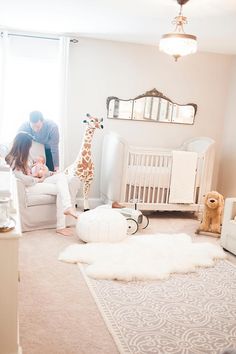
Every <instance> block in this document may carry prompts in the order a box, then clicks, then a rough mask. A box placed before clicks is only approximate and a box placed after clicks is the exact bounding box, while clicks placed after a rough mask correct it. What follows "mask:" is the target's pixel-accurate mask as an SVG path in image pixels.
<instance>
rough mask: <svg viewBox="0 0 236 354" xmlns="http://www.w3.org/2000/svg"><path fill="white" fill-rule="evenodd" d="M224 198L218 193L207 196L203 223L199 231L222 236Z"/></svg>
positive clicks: (214, 192) (210, 193) (213, 192)
mask: <svg viewBox="0 0 236 354" xmlns="http://www.w3.org/2000/svg"><path fill="white" fill-rule="evenodd" d="M223 208H224V197H223V195H221V194H220V193H218V192H216V191H212V192H209V193H207V194H206V196H205V201H204V210H203V218H202V222H201V224H200V226H199V228H198V230H197V233H199V232H201V231H206V232H212V233H216V234H220V232H221V218H222V212H223Z"/></svg>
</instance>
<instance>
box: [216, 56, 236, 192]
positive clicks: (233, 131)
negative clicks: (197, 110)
mask: <svg viewBox="0 0 236 354" xmlns="http://www.w3.org/2000/svg"><path fill="white" fill-rule="evenodd" d="M235 102H236V58H234V60H233V65H232V76H231V81H230V88H229V95H228V101H227V106H226V114H225V124H224V131H223V141H222V149H221V155H220V156H221V161H220V170H219V175H218V178H219V183H218V188H219V191H220V192H221V193H223V195H224V196H225V197H235V196H236V104H235Z"/></svg>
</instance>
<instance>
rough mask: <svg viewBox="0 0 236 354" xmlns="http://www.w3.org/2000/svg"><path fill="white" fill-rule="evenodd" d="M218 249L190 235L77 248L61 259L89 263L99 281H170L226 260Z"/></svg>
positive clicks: (88, 269)
mask: <svg viewBox="0 0 236 354" xmlns="http://www.w3.org/2000/svg"><path fill="white" fill-rule="evenodd" d="M225 257H226V256H225V253H224V252H223V250H222V249H221V247H219V246H218V245H213V244H210V243H193V242H192V240H191V237H190V236H188V235H186V234H172V235H168V234H156V235H145V236H137V235H136V236H131V237H128V238H127V239H125V240H124V241H122V242H119V243H112V244H111V243H87V244H73V245H71V246H69V247H67V248H66V249H65V250H64V251H63V252H62V253H61V254H60V256H59V260H61V261H64V262H68V263H79V262H81V263H87V264H89V265H88V267H86V273H87V275H89V276H90V277H92V278H96V279H118V280H125V281H131V280H153V279H166V278H168V277H169V275H170V274H171V273H187V272H194V271H196V269H197V267H199V266H203V267H211V266H213V265H214V264H215V259H217V258H218V259H221V258H225Z"/></svg>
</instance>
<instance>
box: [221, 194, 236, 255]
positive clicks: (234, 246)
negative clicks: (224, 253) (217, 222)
mask: <svg viewBox="0 0 236 354" xmlns="http://www.w3.org/2000/svg"><path fill="white" fill-rule="evenodd" d="M220 243H221V246H222V247H223V248H225V249H226V250H228V251H230V252H232V253H233V254H235V255H236V198H226V199H225V208H224V217H223V223H222V230H221V239H220Z"/></svg>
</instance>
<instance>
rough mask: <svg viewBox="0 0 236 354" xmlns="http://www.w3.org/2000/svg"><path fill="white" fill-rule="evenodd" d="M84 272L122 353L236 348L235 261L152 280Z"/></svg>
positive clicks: (208, 351)
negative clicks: (111, 277) (121, 279)
mask: <svg viewBox="0 0 236 354" xmlns="http://www.w3.org/2000/svg"><path fill="white" fill-rule="evenodd" d="M85 268H86V267H85ZM83 269H84V268H82V266H81V270H82V273H83V275H84V278H85V280H86V282H87V284H88V287H89V289H90V291H91V293H92V294H93V296H94V299H95V301H96V303H97V305H98V308H99V309H100V311H101V313H102V315H103V317H104V320H105V322H106V324H107V326H108V328H109V330H110V332H111V333H112V335H113V338H114V339H115V341H116V343H117V346H118V348H119V350H120V353H130V354H133V353H138V354H146V353H159V354H163V353H165V354H168V353H174V354H183V353H184V354H193V353H194V354H203V353H204V354H213V353H214V354H216V353H222V351H223V350H224V349H225V348H233V347H236V320H235V319H236V278H235V272H236V268H235V266H234V265H232V264H230V263H229V262H225V261H219V262H218V263H217V264H216V266H215V267H213V268H207V269H206V268H204V269H203V268H202V269H199V270H198V271H197V273H196V274H193V273H192V274H188V275H187V274H185V275H179V274H176V275H174V276H172V277H171V278H170V279H169V280H162V281H151V282H144V281H139V282H130V283H127V282H118V281H111V280H95V279H92V278H89V277H87V276H86V273H85V272H84V271H83Z"/></svg>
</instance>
